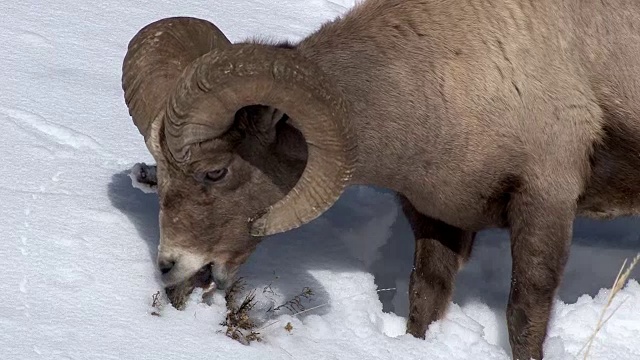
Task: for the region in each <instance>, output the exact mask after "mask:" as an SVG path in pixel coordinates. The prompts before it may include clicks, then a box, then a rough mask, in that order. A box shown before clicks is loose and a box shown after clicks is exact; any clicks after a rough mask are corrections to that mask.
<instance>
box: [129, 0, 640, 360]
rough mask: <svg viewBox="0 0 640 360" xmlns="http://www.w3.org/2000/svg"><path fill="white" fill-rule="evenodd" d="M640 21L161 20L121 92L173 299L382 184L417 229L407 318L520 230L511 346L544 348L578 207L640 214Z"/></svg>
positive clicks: (516, 14)
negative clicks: (286, 35) (484, 233)
mask: <svg viewBox="0 0 640 360" xmlns="http://www.w3.org/2000/svg"><path fill="white" fill-rule="evenodd" d="M638 28H640V2H636V1H623V0H610V1H607V2H601V1H595V0H586V1H585V0H553V1H552V0H538V1H519V0H493V1H487V0H483V1H481V0H469V1H464V2H461V1H435V0H368V1H364V2H362V3H360V4H358V5H356V6H355V7H354V8H353V9H351V10H350V11H348V12H347V13H346V14H344V15H343V16H341V17H339V18H336V19H335V20H333V21H331V22H328V23H326V24H324V25H323V26H321V27H320V28H319V29H317V31H315V32H314V33H312V34H310V35H309V36H307V37H306V38H304V39H303V40H302V41H300V42H299V43H296V44H290V43H267V42H260V41H255V40H247V41H244V42H238V43H235V44H232V43H231V42H230V41H229V40H228V39H227V38H226V37H225V35H224V34H223V33H222V32H221V31H220V30H219V29H218V28H217V27H216V26H214V25H213V24H211V23H210V22H208V21H205V20H201V19H196V18H190V17H172V18H167V19H162V20H159V21H157V22H154V23H152V24H149V25H147V26H145V27H144V28H143V29H142V30H140V31H139V32H138V33H137V34H136V35H135V36H134V38H133V39H132V40H131V42H130V44H129V48H128V52H127V54H126V56H125V59H124V64H123V89H124V93H125V99H126V104H127V106H128V108H129V111H130V114H131V117H132V118H133V121H134V123H135V125H136V126H137V128H138V129H139V131H140V133H141V134H142V135H143V136H144V140H145V142H146V145H147V147H148V149H149V151H150V152H151V154H152V155H153V157H154V160H155V162H156V165H155V166H153V167H143V168H141V171H140V172H139V173H138V175H139V176H140V177H145V179H144V181H146V182H147V183H149V184H153V185H156V184H157V191H158V198H159V202H160V213H159V220H160V245H159V248H158V266H159V269H160V271H161V272H162V279H163V281H164V283H165V285H166V288H167V292H168V294H169V296H170V297H171V298H172V301H173V302H174V304H179V303H180V301H181V300H182V299H184V296H186V294H188V293H189V292H190V291H191V290H193V288H194V286H197V285H199V284H201V283H204V282H206V281H210V280H212V281H215V283H216V284H217V285H218V286H219V287H221V288H223V287H224V286H225V283H226V282H228V280H229V279H230V278H232V277H233V276H234V274H236V272H237V270H238V268H239V267H240V266H241V264H242V263H243V262H244V261H245V260H246V259H247V258H248V257H249V255H250V254H251V253H252V251H253V250H254V249H255V248H256V246H257V245H258V243H259V242H260V241H261V239H262V238H263V237H265V236H268V235H272V234H276V233H280V232H284V231H287V230H290V229H293V228H296V227H299V226H301V225H303V224H305V223H307V222H309V221H311V220H313V219H315V218H317V217H318V216H320V215H321V214H323V212H325V211H326V210H327V209H328V208H329V207H331V206H332V204H334V203H335V202H336V201H337V199H338V198H339V197H340V195H341V194H342V192H343V191H344V190H345V188H346V187H347V186H349V185H352V184H366V185H375V186H381V187H385V188H388V189H391V190H393V191H395V192H397V193H398V196H399V198H400V199H401V202H402V204H403V209H404V212H405V214H406V216H407V218H408V219H409V221H410V223H411V225H412V228H413V231H414V234H415V238H416V243H415V260H414V261H415V264H414V268H413V272H412V273H411V278H410V289H409V300H410V314H409V317H408V322H407V332H408V333H410V334H412V335H414V336H416V337H420V338H423V337H424V336H425V332H426V330H427V327H428V325H429V324H430V323H431V322H433V321H435V320H438V319H440V318H441V317H442V316H443V314H444V313H445V311H446V309H447V305H448V303H449V302H450V299H451V295H452V291H453V284H454V277H455V275H456V273H457V272H458V270H459V269H460V268H461V266H462V265H463V264H464V263H465V261H466V260H467V259H468V258H469V256H470V253H471V249H472V244H473V241H474V236H475V234H476V233H477V232H478V231H481V230H483V229H488V228H506V229H509V230H510V234H511V249H512V251H511V254H512V274H511V276H512V282H511V292H510V295H509V302H508V306H507V318H506V319H507V323H508V331H509V339H510V343H511V349H512V352H513V357H514V358H519V359H529V358H530V357H532V358H536V359H541V358H542V356H543V342H544V339H545V337H546V331H547V324H548V321H549V314H550V310H551V307H552V301H553V297H554V296H555V292H556V289H557V287H558V286H559V283H560V281H561V277H562V273H563V270H564V266H565V263H566V261H567V257H568V254H569V248H570V243H571V238H572V226H573V220H574V219H575V217H576V216H590V217H595V218H610V217H614V216H620V215H633V214H638V210H640V57H639V56H638V54H640V32H639V31H638ZM156 166H157V167H156ZM145 174H146V175H147V176H144V175H145ZM156 175H157V176H156Z"/></svg>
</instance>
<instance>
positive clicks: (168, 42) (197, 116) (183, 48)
mask: <svg viewBox="0 0 640 360" xmlns="http://www.w3.org/2000/svg"><path fill="white" fill-rule="evenodd" d="M122 81H123V89H124V93H125V100H126V103H127V106H128V107H129V112H130V114H131V116H132V118H133V121H134V123H135V125H136V126H137V127H138V129H139V131H140V133H141V134H142V135H143V136H144V139H145V143H146V144H147V148H148V149H149V151H150V152H151V154H152V155H153V157H154V159H155V161H156V163H157V178H158V196H159V200H160V214H159V216H160V245H159V248H158V266H159V269H160V271H161V272H162V278H163V281H164V283H165V285H166V286H167V289H168V290H169V291H168V293H169V297H170V298H171V297H172V295H171V294H173V299H172V302H173V303H174V305H176V304H177V303H179V302H180V301H181V300H182V298H183V297H184V296H185V294H188V293H189V292H190V291H191V290H193V287H194V286H196V285H197V284H198V283H199V282H202V281H206V280H208V279H212V280H213V281H215V282H216V284H217V285H218V287H224V286H225V283H226V282H227V281H228V279H230V278H231V277H232V276H233V275H234V274H235V272H236V271H237V269H238V267H239V266H240V265H241V264H242V263H243V262H244V261H245V260H246V259H247V258H248V257H249V255H250V254H251V253H252V251H253V250H254V249H255V247H256V245H257V244H258V242H259V241H260V239H261V238H262V237H263V236H267V235H271V234H276V233H279V232H283V231H287V230H290V229H293V228H296V227H298V226H300V225H302V224H304V223H306V222H309V221H311V220H313V219H314V218H316V217H318V216H320V215H321V214H322V213H323V212H324V211H325V210H327V209H328V208H329V207H330V206H331V205H332V204H333V203H334V202H335V201H336V200H337V198H338V197H339V196H340V194H341V192H342V191H343V190H344V188H345V187H346V186H347V184H348V183H349V180H350V177H351V175H352V173H353V170H354V166H355V154H356V143H355V142H356V141H355V137H354V134H353V133H352V129H351V127H350V126H348V119H347V108H346V104H345V101H344V99H343V98H342V97H341V95H340V92H339V91H338V89H337V88H336V87H335V85H333V83H332V81H330V79H328V78H327V77H326V75H324V74H323V72H322V71H321V70H320V69H319V68H318V67H317V66H315V65H314V64H313V63H312V62H310V61H308V60H306V59H305V58H304V57H303V56H301V55H300V53H299V52H298V51H297V50H295V49H284V48H278V47H275V46H269V45H262V44H251V43H244V44H231V43H230V42H229V40H227V38H226V37H225V36H224V34H223V33H222V32H221V31H220V30H219V29H218V28H216V27H215V26H214V25H213V24H211V23H209V22H207V21H204V20H199V19H195V18H185V17H179V18H168V19H163V20H160V21H157V22H155V23H152V24H150V25H148V26H146V27H144V28H143V29H142V30H140V32H139V33H138V34H136V36H135V37H134V38H133V39H132V40H131V42H130V44H129V48H128V52H127V54H126V56H125V59H124V65H123V78H122ZM285 114H286V115H285Z"/></svg>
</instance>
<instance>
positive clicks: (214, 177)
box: [204, 168, 229, 182]
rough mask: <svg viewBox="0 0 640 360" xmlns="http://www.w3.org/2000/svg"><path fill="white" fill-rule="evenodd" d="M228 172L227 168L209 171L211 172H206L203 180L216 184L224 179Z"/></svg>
mask: <svg viewBox="0 0 640 360" xmlns="http://www.w3.org/2000/svg"><path fill="white" fill-rule="evenodd" d="M228 172H229V170H227V168H222V169H218V170H211V171H207V173H206V174H205V176H204V178H205V179H206V180H208V181H212V182H217V181H220V180H222V179H224V177H225V176H227V173H228Z"/></svg>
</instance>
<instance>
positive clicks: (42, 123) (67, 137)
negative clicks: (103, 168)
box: [0, 107, 101, 150]
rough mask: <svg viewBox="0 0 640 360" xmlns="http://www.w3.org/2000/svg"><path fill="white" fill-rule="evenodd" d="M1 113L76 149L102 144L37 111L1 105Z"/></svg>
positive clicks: (95, 146) (92, 147) (23, 126)
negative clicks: (54, 121)
mask: <svg viewBox="0 0 640 360" xmlns="http://www.w3.org/2000/svg"><path fill="white" fill-rule="evenodd" d="M0 113H4V114H5V115H6V116H7V117H9V119H10V120H11V121H13V123H15V124H16V125H17V126H19V127H21V128H23V129H24V128H25V127H26V126H25V125H27V126H28V127H30V128H31V130H36V132H37V133H39V134H41V135H44V136H45V137H47V138H48V139H50V140H52V141H54V142H56V143H58V144H61V145H67V146H71V147H73V148H75V149H79V148H83V147H85V148H90V149H92V150H97V149H100V148H101V146H100V144H99V143H98V142H97V141H96V140H94V139H93V138H92V137H90V136H88V135H85V134H82V133H80V132H78V131H76V130H73V129H71V128H68V127H66V126H63V125H60V124H55V123H53V122H51V121H49V120H47V119H45V118H44V117H42V116H41V115H38V114H36V113H32V112H30V111H25V110H20V109H12V108H5V107H0Z"/></svg>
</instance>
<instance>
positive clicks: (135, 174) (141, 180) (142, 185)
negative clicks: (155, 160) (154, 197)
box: [130, 163, 158, 193]
mask: <svg viewBox="0 0 640 360" xmlns="http://www.w3.org/2000/svg"><path fill="white" fill-rule="evenodd" d="M130 176H131V180H133V181H134V184H133V186H134V187H136V188H138V189H140V190H142V191H144V192H147V193H149V192H156V191H157V188H158V178H157V174H156V166H155V165H147V164H145V163H137V164H135V165H134V166H133V167H132V168H131V175H130Z"/></svg>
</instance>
